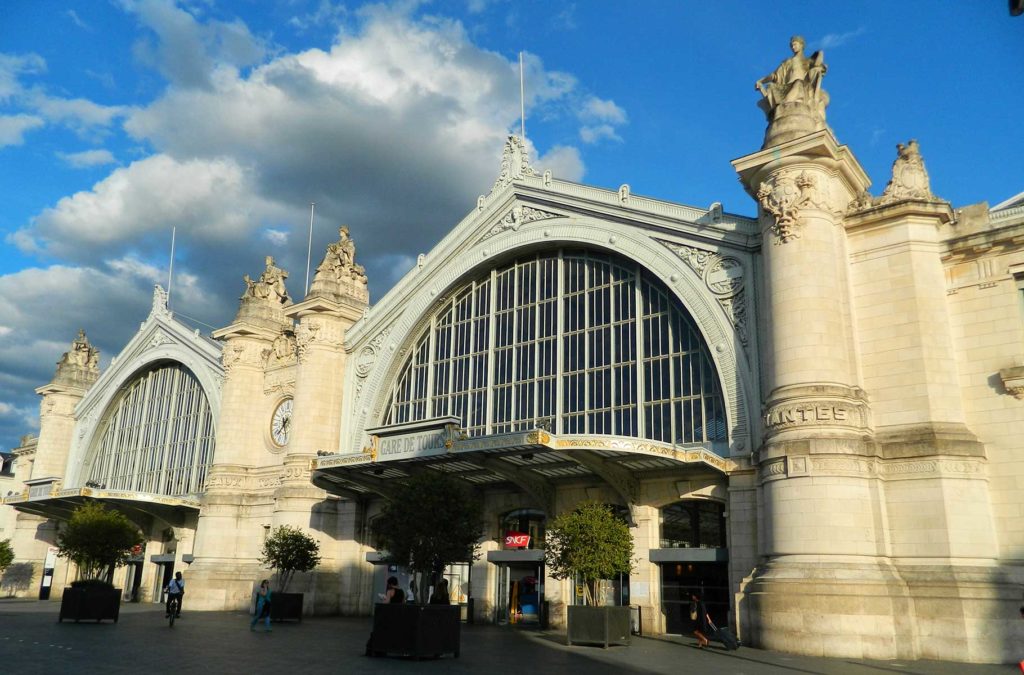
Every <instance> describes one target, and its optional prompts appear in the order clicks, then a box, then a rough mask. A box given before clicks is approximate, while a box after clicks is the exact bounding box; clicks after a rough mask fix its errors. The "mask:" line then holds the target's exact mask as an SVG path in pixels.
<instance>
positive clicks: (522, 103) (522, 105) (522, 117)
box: [519, 52, 526, 143]
mask: <svg viewBox="0 0 1024 675" xmlns="http://www.w3.org/2000/svg"><path fill="white" fill-rule="evenodd" d="M525 91H526V89H525V86H524V84H523V53H522V52H519V129H520V133H521V134H522V136H523V142H524V143H525V142H526V96H525Z"/></svg>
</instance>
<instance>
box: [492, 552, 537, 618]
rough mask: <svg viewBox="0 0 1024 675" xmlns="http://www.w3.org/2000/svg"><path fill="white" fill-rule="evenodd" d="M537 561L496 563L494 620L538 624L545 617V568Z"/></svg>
mask: <svg viewBox="0 0 1024 675" xmlns="http://www.w3.org/2000/svg"><path fill="white" fill-rule="evenodd" d="M543 567H544V566H543V563H538V562H507V563H498V587H497V589H495V599H496V603H495V611H496V612H497V616H496V617H495V623H497V624H499V625H511V626H521V627H531V628H540V627H541V625H542V623H543V620H544V616H543V613H544V583H543V579H544V576H543V575H544V569H543Z"/></svg>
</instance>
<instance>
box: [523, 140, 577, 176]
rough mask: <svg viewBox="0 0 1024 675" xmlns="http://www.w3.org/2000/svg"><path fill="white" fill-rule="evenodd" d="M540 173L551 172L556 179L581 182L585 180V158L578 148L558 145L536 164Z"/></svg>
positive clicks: (542, 156)
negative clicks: (581, 155)
mask: <svg viewBox="0 0 1024 675" xmlns="http://www.w3.org/2000/svg"><path fill="white" fill-rule="evenodd" d="M534 164H535V166H536V167H537V169H538V170H539V171H547V170H550V171H551V175H552V176H554V177H555V178H560V179H562V180H568V181H573V182H577V183H578V182H579V181H581V180H583V158H582V157H580V151H579V150H577V149H576V148H573V147H569V146H565V145H556V146H555V147H553V148H551V150H549V151H548V153H547V154H545V155H541V156H540V157H539V158H538V159H537V161H536V162H535V163H534Z"/></svg>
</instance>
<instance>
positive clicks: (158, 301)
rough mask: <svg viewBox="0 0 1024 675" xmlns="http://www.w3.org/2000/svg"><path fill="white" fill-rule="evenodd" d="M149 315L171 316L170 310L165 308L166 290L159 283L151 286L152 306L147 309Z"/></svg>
mask: <svg viewBox="0 0 1024 675" xmlns="http://www.w3.org/2000/svg"><path fill="white" fill-rule="evenodd" d="M149 316H150V318H152V317H154V316H159V317H163V318H165V319H169V318H171V312H170V310H168V309H167V291H165V290H164V289H163V287H161V286H160V284H156V285H155V286H153V306H152V307H151V308H150V310H149Z"/></svg>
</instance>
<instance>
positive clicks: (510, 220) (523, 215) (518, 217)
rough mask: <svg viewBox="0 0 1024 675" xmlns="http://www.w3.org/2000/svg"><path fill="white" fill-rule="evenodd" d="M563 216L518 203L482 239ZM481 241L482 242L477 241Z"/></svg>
mask: <svg viewBox="0 0 1024 675" xmlns="http://www.w3.org/2000/svg"><path fill="white" fill-rule="evenodd" d="M561 217H562V216H561V215H559V214H557V213H551V212H549V211H542V210H540V209H535V208H533V207H530V206H524V205H522V204H516V205H515V206H513V207H512V208H511V209H509V212H508V213H506V214H505V215H504V217H502V219H501V220H499V221H498V222H497V223H495V225H494V226H493V227H492V228H491V229H490V230H488V231H487V232H486V233H485V234H484V236H482V237H480V241H486V240H487V239H490V238H491V237H493V236H494V235H496V234H501V233H502V232H507V231H508V230H512V231H513V232H516V231H518V230H519V228H520V227H522V226H523V225H525V224H527V223H532V222H535V221H538V220H548V219H550V218H561ZM477 243H480V242H477Z"/></svg>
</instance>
